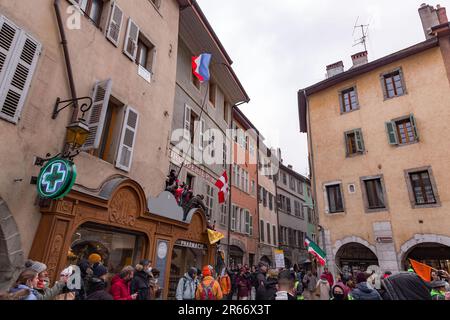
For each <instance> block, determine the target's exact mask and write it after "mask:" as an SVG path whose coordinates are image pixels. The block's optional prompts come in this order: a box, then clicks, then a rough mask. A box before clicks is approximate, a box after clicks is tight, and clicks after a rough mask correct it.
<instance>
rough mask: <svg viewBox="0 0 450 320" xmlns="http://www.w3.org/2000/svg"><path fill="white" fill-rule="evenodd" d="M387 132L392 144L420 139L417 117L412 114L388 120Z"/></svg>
mask: <svg viewBox="0 0 450 320" xmlns="http://www.w3.org/2000/svg"><path fill="white" fill-rule="evenodd" d="M386 132H387V135H388V141H389V144H391V145H402V144H409V143H414V142H417V141H419V132H418V130H417V125H416V119H415V118H414V115H412V114H410V115H409V116H407V117H402V118H399V119H395V120H392V121H389V122H386Z"/></svg>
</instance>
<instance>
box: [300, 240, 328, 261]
mask: <svg viewBox="0 0 450 320" xmlns="http://www.w3.org/2000/svg"><path fill="white" fill-rule="evenodd" d="M305 245H306V248H308V252H309V253H310V254H312V255H313V256H315V257H316V258H317V260H318V261H319V263H320V265H321V266H324V265H325V263H326V261H327V260H326V254H325V252H323V250H322V249H320V247H319V246H318V245H317V243H315V242H314V241H312V240H311V239H309V238H308V237H305Z"/></svg>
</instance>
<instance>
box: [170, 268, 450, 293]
mask: <svg viewBox="0 0 450 320" xmlns="http://www.w3.org/2000/svg"><path fill="white" fill-rule="evenodd" d="M431 278H432V279H431V281H430V282H425V281H423V280H422V279H421V278H420V277H419V276H418V275H416V274H415V273H414V270H411V269H410V270H408V272H402V273H399V274H398V275H396V276H392V273H391V272H389V271H386V272H385V273H384V274H383V275H380V274H378V273H376V272H375V271H372V272H370V273H368V272H354V273H350V272H348V273H345V274H344V273H340V274H339V276H338V277H337V279H334V277H333V275H332V274H331V273H330V272H329V270H328V269H327V268H324V271H323V272H322V274H321V275H320V276H318V274H317V272H316V271H313V270H308V271H306V270H304V269H302V268H299V267H298V266H297V265H295V266H294V268H290V269H284V268H281V269H270V268H269V266H268V265H267V264H266V263H264V262H260V263H259V264H258V266H257V267H256V266H253V267H251V268H249V266H247V265H244V266H242V265H237V266H236V267H233V268H224V269H223V270H222V272H221V274H219V275H215V273H214V270H213V268H212V267H211V266H205V267H204V268H203V270H202V271H201V273H200V271H199V270H197V269H196V268H191V269H190V271H189V272H188V273H186V274H185V275H184V276H183V277H182V278H181V279H180V281H179V283H178V287H177V294H176V299H177V300H221V299H222V300H401V299H411V300H414V299H416V300H450V285H449V280H450V276H449V274H448V273H447V272H445V271H443V270H440V271H438V272H433V273H432V274H431ZM398 287H400V291H401V293H398V292H396V290H398Z"/></svg>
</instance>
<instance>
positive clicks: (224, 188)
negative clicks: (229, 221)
mask: <svg viewBox="0 0 450 320" xmlns="http://www.w3.org/2000/svg"><path fill="white" fill-rule="evenodd" d="M216 187H217V188H219V192H218V195H219V204H220V203H224V202H225V199H226V197H227V195H228V175H227V172H226V171H225V172H224V173H223V174H222V176H221V177H220V178H219V180H217V182H216Z"/></svg>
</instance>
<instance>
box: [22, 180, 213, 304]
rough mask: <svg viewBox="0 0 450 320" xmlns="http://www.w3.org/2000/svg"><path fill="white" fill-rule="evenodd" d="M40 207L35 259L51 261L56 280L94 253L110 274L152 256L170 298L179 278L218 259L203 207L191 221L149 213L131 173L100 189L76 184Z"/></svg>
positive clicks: (33, 256) (50, 269)
mask: <svg viewBox="0 0 450 320" xmlns="http://www.w3.org/2000/svg"><path fill="white" fill-rule="evenodd" d="M166 198H167V197H166ZM164 201H174V200H173V199H167V200H164ZM171 206H172V207H171ZM167 208H173V204H172V203H170V205H169V206H167ZM41 212H42V218H41V221H40V224H39V227H38V230H37V232H36V235H35V238H34V242H33V245H32V248H31V252H30V259H33V260H38V261H42V262H44V263H46V264H47V266H48V271H49V274H50V278H51V280H53V281H54V280H56V279H57V277H58V274H59V272H60V271H61V270H63V269H64V268H65V267H67V266H68V265H69V264H74V263H77V262H78V261H80V260H81V259H83V258H87V257H88V256H89V255H90V254H91V253H99V254H100V255H101V256H102V258H103V260H104V264H105V265H106V266H107V267H108V270H109V271H110V272H111V273H117V272H119V271H120V270H121V269H122V268H123V267H124V266H126V265H133V266H134V265H136V264H137V263H138V262H139V261H140V260H141V259H149V260H151V261H152V263H153V268H157V269H158V270H160V272H161V275H160V278H159V285H160V286H161V287H162V288H163V298H164V299H167V298H168V296H169V284H170V285H171V290H170V291H171V295H170V296H173V286H174V284H175V282H176V281H177V277H181V276H182V275H183V274H184V272H187V270H188V268H189V267H191V266H197V267H199V268H201V266H203V265H206V264H213V262H214V259H215V251H216V246H213V245H210V244H209V241H208V234H207V221H206V217H205V214H204V212H203V211H202V210H201V209H198V210H196V211H195V212H192V213H191V214H190V215H189V218H188V219H187V222H183V221H181V220H182V217H180V219H178V217H177V218H176V219H173V218H172V219H171V218H169V216H171V214H170V213H169V214H163V215H157V214H154V212H149V210H148V203H147V198H146V196H145V193H144V191H143V189H142V187H141V186H140V185H139V184H138V183H137V182H135V181H133V180H130V179H128V178H124V177H119V178H117V177H116V178H112V179H110V180H108V181H106V182H105V183H103V185H102V186H101V187H100V188H99V189H98V191H97V192H93V191H92V190H87V189H84V188H82V187H75V188H74V189H73V190H72V191H71V192H70V193H69V194H68V195H67V196H66V197H64V198H63V199H61V200H53V201H49V202H48V203H45V204H44V205H41ZM171 274H172V276H171Z"/></svg>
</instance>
